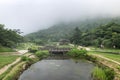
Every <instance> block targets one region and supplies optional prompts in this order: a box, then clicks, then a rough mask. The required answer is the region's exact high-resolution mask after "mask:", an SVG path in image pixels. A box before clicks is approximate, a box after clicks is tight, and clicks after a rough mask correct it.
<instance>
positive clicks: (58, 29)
mask: <svg viewBox="0 0 120 80" xmlns="http://www.w3.org/2000/svg"><path fill="white" fill-rule="evenodd" d="M110 22H116V23H119V22H120V19H119V18H114V19H113V18H93V19H87V20H81V21H75V22H69V23H59V24H56V25H54V26H52V27H49V28H48V29H44V30H40V31H38V32H35V33H31V34H28V35H26V36H25V37H26V38H28V39H29V40H30V41H35V42H37V41H38V42H39V43H42V42H43V41H44V42H47V41H59V40H60V39H69V38H70V37H71V35H72V32H73V30H74V29H75V28H76V27H79V29H80V30H81V31H82V32H83V33H84V34H86V33H85V32H88V33H87V34H89V33H90V31H91V30H93V29H95V28H97V27H100V26H101V25H106V24H108V23H110ZM84 34H83V35H84ZM85 38H86V37H85ZM40 41H41V42H40ZM83 43H84V42H83ZM90 44H91V43H90ZM90 44H88V45H90Z"/></svg>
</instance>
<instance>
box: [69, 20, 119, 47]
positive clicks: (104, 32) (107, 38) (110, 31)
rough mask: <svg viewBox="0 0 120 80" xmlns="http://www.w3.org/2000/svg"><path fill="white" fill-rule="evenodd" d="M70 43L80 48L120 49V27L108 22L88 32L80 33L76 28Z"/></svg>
mask: <svg viewBox="0 0 120 80" xmlns="http://www.w3.org/2000/svg"><path fill="white" fill-rule="evenodd" d="M70 41H71V43H74V44H77V45H82V46H96V47H102V48H103V47H107V48H120V25H119V24H117V23H115V22H110V23H108V24H106V25H101V26H99V27H97V28H94V29H92V30H90V31H88V30H86V31H84V32H82V30H80V29H79V28H78V27H76V28H75V29H74V30H73V34H72V36H71V37H70Z"/></svg>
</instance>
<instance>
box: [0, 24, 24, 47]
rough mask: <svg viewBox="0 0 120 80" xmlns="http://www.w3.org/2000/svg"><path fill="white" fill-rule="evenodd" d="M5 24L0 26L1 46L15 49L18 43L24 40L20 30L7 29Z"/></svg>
mask: <svg viewBox="0 0 120 80" xmlns="http://www.w3.org/2000/svg"><path fill="white" fill-rule="evenodd" d="M4 27H5V26H4V25H3V24H0V46H5V47H10V48H13V47H15V46H16V45H17V43H19V42H21V41H22V40H23V37H22V36H21V35H20V33H21V32H20V30H19V29H14V30H12V29H5V28H4Z"/></svg>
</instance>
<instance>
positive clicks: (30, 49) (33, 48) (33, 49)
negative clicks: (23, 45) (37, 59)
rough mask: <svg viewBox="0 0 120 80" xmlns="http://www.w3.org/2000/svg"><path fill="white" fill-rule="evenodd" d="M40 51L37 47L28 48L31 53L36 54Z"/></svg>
mask: <svg viewBox="0 0 120 80" xmlns="http://www.w3.org/2000/svg"><path fill="white" fill-rule="evenodd" d="M37 50H38V48H37V47H31V48H28V51H29V52H31V53H36V52H37Z"/></svg>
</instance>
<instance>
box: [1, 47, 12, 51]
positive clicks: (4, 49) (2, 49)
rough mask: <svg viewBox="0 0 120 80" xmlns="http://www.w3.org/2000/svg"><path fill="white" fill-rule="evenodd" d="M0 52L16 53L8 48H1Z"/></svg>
mask: <svg viewBox="0 0 120 80" xmlns="http://www.w3.org/2000/svg"><path fill="white" fill-rule="evenodd" d="M0 52H14V50H13V49H11V48H8V47H3V46H0Z"/></svg>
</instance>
